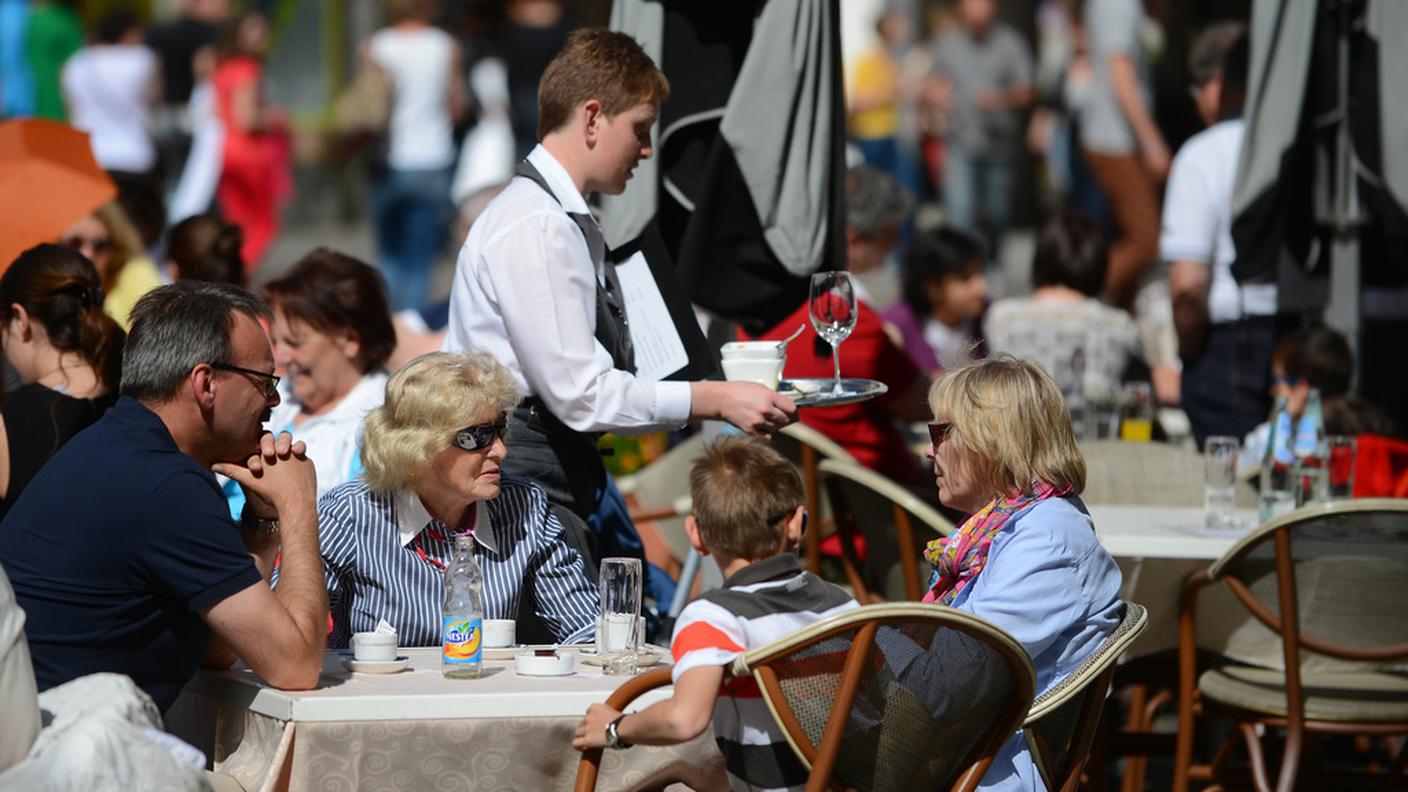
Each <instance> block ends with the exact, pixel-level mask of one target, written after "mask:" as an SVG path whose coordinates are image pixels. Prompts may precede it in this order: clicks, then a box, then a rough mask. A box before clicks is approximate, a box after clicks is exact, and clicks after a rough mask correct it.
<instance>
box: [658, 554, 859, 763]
mask: <svg viewBox="0 0 1408 792" xmlns="http://www.w3.org/2000/svg"><path fill="white" fill-rule="evenodd" d="M855 607H858V606H857V603H856V601H855V600H854V599H852V598H851V595H850V594H847V593H846V592H845V590H844V589H841V588H839V587H837V586H833V585H832V584H830V583H827V582H826V581H824V580H822V579H821V578H819V577H817V576H816V575H813V574H812V573H810V572H805V571H803V570H802V568H801V565H800V564H798V562H797V557H796V556H795V555H792V554H791V553H784V554H782V555H776V556H773V557H772V558H767V559H764V560H762V561H757V562H755V563H752V564H749V565H748V566H746V567H744V568H743V569H740V570H739V571H738V572H735V573H734V574H733V575H731V576H730V577H729V579H728V580H726V581H724V587H723V588H721V589H715V590H714V591H709V592H705V593H704V594H703V595H701V596H700V597H699V599H696V600H694V601H693V602H691V603H689V605H687V606H685V609H684V611H683V612H681V613H680V616H679V619H678V620H677V621H676V623H675V637H674V641H673V642H672V643H671V645H670V651H671V653H672V654H673V655H674V659H675V667H674V671H673V674H672V677H673V679H674V681H676V682H678V681H679V678H680V675H682V674H684V673H685V672H686V671H689V670H690V669H694V668H700V667H704V666H720V665H727V664H729V663H731V662H733V660H734V658H736V657H738V656H740V655H743V654H746V653H747V652H748V650H750V649H756V648H758V647H760V646H764V645H766V644H769V643H771V642H773V641H775V640H777V639H779V638H782V637H784V636H786V635H788V634H790V633H793V632H796V631H797V630H800V629H802V628H803V627H806V626H808V625H811V624H813V623H815V622H817V621H820V620H821V619H825V618H826V617H828V616H834V615H835V614H838V613H843V612H845V611H848V610H850V609H852V608H855ZM714 738H715V740H717V742H718V744H719V751H720V752H721V753H722V754H723V756H724V760H725V762H726V764H727V767H728V775H729V782H730V784H732V786H733V788H734V789H736V790H744V789H746V790H783V789H787V790H793V789H796V790H800V789H802V788H803V787H805V786H806V783H807V770H806V768H805V767H804V766H803V765H802V763H801V761H800V760H798V759H797V757H796V756H795V755H794V754H793V753H792V749H791V748H790V747H788V745H787V738H786V737H785V736H784V735H783V733H782V729H781V728H779V727H778V726H777V724H776V723H775V722H774V721H773V717H772V713H770V712H769V711H768V707H767V704H766V703H765V702H764V701H763V699H762V696H761V694H760V693H759V691H758V687H757V684H756V683H755V682H754V681H753V680H752V679H751V678H742V679H725V680H724V683H723V685H722V686H721V688H720V689H719V698H718V700H717V701H716V702H715V704H714Z"/></svg>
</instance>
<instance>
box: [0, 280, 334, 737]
mask: <svg viewBox="0 0 1408 792" xmlns="http://www.w3.org/2000/svg"><path fill="white" fill-rule="evenodd" d="M267 315H268V309H267V308H266V307H265V306H264V305H263V303H261V302H259V300H258V299H256V298H255V297H254V296H253V295H251V294H249V293H248V292H245V291H242V290H240V289H236V288H234V287H231V286H223V285H217V284H209V283H193V282H184V283H178V284H176V285H173V286H165V287H162V288H160V289H156V290H155V291H152V292H151V293H149V294H148V295H147V296H145V297H143V298H142V300H141V301H140V302H138V303H137V306H136V308H135V309H134V310H133V312H132V317H133V322H132V332H131V333H130V334H129V335H128V337H127V348H126V351H125V354H124V357H123V368H122V386H121V393H122V398H121V399H119V400H118V402H117V404H116V405H115V406H114V407H113V408H112V409H111V410H109V411H108V412H107V414H106V415H104V416H103V417H102V418H101V419H100V420H99V421H98V422H97V423H95V424H94V425H93V426H91V427H89V428H88V429H87V430H85V431H83V432H82V433H80V434H79V435H78V436H76V437H75V438H74V439H73V440H71V441H69V443H68V444H67V445H66V446H64V447H63V448H62V449H60V450H59V452H58V453H57V454H55V455H54V457H53V458H52V459H51V460H50V461H49V463H48V464H47V465H45V467H44V468H43V469H42V470H41V471H40V472H39V474H38V476H36V477H35V479H34V481H33V483H31V484H30V486H29V488H27V489H26V490H25V492H24V494H23V495H22V496H21V497H20V499H19V501H18V502H17V503H16V504H15V506H14V508H12V509H11V510H10V513H9V515H8V516H7V517H6V518H5V521H4V522H3V523H0V564H3V565H4V568H5V571H6V573H7V574H9V576H10V579H11V582H12V583H13V585H14V589H15V594H16V598H17V599H18V601H19V603H20V605H21V606H22V607H23V608H24V610H25V613H26V616H27V624H26V626H25V630H26V633H27V634H28V637H29V642H30V649H31V652H32V655H33V659H34V671H35V677H36V680H37V681H38V683H39V688H40V689H41V690H43V689H46V688H49V687H53V686H55V685H58V684H61V683H63V682H66V681H68V680H70V679H74V678H76V677H79V676H83V675H85V674H91V673H95V672H99V671H110V672H117V673H123V674H127V675H128V676H131V677H132V678H133V680H135V681H136V682H137V684H138V685H139V686H140V687H141V688H142V689H143V690H145V691H146V692H147V693H148V694H150V695H151V696H152V698H153V699H154V700H155V701H156V703H157V705H158V706H160V707H161V708H162V709H163V710H164V709H166V708H167V707H169V706H170V705H171V703H172V702H173V701H174V700H175V699H176V696H177V694H178V693H179V692H180V690H181V687H182V686H183V685H184V684H185V683H186V682H187V681H188V680H189V679H190V677H191V675H192V674H194V673H195V670H196V668H197V666H198V665H199V664H201V663H202V662H204V663H206V664H211V665H215V666H218V667H224V666H228V665H229V664H230V663H232V662H233V661H234V659H235V658H236V657H239V658H240V659H242V660H244V661H245V662H246V663H247V664H248V665H249V666H250V667H251V668H252V669H254V671H255V672H257V673H258V674H259V675H260V676H262V677H263V678H264V679H265V680H266V681H268V682H269V683H270V684H273V685H275V686H278V687H285V688H308V687H312V686H313V685H315V684H317V680H318V672H319V669H320V667H321V665H322V658H323V646H324V642H325V637H326V630H327V621H326V619H327V590H326V588H325V585H324V583H323V569H322V561H321V559H320V557H319V553H318V525H317V513H316V511H315V509H314V493H315V476H314V471H313V463H311V462H309V461H308V460H307V458H306V457H305V456H304V453H303V451H304V449H303V447H302V443H293V442H291V439H290V438H289V436H288V435H287V434H284V435H281V436H280V437H278V438H275V437H273V436H272V435H269V434H266V433H263V432H262V430H261V429H260V427H261V425H262V421H263V419H264V418H265V417H266V416H267V414H268V411H269V410H270V409H272V408H273V407H274V405H276V404H278V403H279V397H278V394H277V392H276V391H275V389H274V385H275V383H276V382H277V381H278V378H277V377H275V376H274V375H273V373H272V372H273V368H274V361H273V353H272V352H271V350H270V348H269V341H268V339H267V337H266V336H265V335H264V331H263V329H262V328H261V327H260V324H259V320H260V319H261V318H262V317H266V316H267ZM212 470H213V471H214V472H216V473H221V474H224V475H227V476H229V477H231V478H233V479H234V480H236V481H238V482H239V483H240V484H241V485H242V486H243V487H244V488H245V491H246V493H247V494H248V496H249V502H248V505H247V506H246V507H245V514H244V519H242V520H241V524H240V525H239V526H238V527H236V525H235V523H233V522H232V521H231V520H230V517H229V513H228V511H226V506H225V500H224V498H223V497H222V496H221V494H220V489H219V487H218V486H217V485H216V482H215V477H214V476H213V475H211V471H212ZM276 552H281V553H282V561H281V567H282V571H281V574H280V581H279V587H278V590H277V592H275V591H272V590H270V588H269V586H268V585H267V583H266V582H265V581H266V580H267V578H268V574H269V571H270V569H271V567H272V565H273V558H274V554H275V553H276ZM251 556H253V558H251Z"/></svg>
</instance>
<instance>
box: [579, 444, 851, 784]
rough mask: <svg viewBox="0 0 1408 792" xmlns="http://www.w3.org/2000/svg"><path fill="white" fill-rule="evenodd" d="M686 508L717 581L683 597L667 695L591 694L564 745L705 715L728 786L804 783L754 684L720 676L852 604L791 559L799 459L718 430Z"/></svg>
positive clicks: (621, 736)
mask: <svg viewBox="0 0 1408 792" xmlns="http://www.w3.org/2000/svg"><path fill="white" fill-rule="evenodd" d="M689 489H690V495H691V496H693V498H694V513H693V515H692V516H690V517H688V518H686V520H685V531H686V532H687V533H688V535H689V542H690V544H691V545H693V546H694V549H696V550H698V551H699V552H700V553H701V554H703V555H712V556H714V560H715V561H716V562H717V563H718V565H719V569H720V570H721V571H722V572H723V575H724V587H723V588H721V589H716V590H714V591H709V592H705V593H704V594H703V595H701V596H700V597H699V599H696V600H694V601H693V602H691V603H689V605H687V606H686V607H685V609H684V611H683V612H682V613H680V616H679V620H678V621H677V622H676V625H675V637H674V641H673V642H672V644H671V653H672V654H673V655H674V661H675V667H674V671H673V674H672V677H673V680H674V684H675V687H674V695H673V696H672V697H671V698H670V699H668V700H666V701H661V702H658V703H656V704H653V705H651V706H650V707H647V708H646V709H644V710H642V711H640V712H633V713H629V714H623V713H621V712H619V711H617V710H614V709H612V708H610V707H608V706H606V705H604V704H593V705H592V706H591V708H590V709H588V710H587V715H586V717H585V718H583V719H582V723H581V724H580V725H579V726H578V727H577V733H576V737H575V738H574V739H573V741H572V744H573V745H574V746H575V747H576V748H578V749H579V750H585V749H587V748H601V747H606V748H627V747H630V746H631V745H632V744H635V743H641V744H643V745H673V744H675V743H680V742H685V741H687V740H692V739H694V738H695V737H698V736H699V735H700V734H703V733H704V730H705V729H706V728H708V726H709V724H710V722H711V721H712V723H713V726H714V738H715V740H716V741H717V742H718V745H719V750H720V752H721V753H722V754H723V756H724V760H725V763H726V766H727V768H728V773H729V781H730V783H731V784H732V785H733V787H734V788H735V789H739V788H743V789H753V788H763V789H802V788H803V787H804V786H805V784H806V781H807V771H806V768H805V767H803V765H802V764H801V762H800V761H798V760H797V758H796V757H795V756H794V755H793V754H792V751H791V749H790V748H788V746H787V744H786V738H785V737H784V736H783V733H782V731H781V729H779V728H778V727H777V725H776V723H775V722H774V721H773V718H772V715H771V713H769V712H768V709H767V705H766V704H765V703H764V702H763V700H762V698H761V697H759V694H758V691H757V688H756V687H755V686H754V685H753V684H752V682H751V681H750V680H748V679H737V680H728V679H725V677H724V671H725V669H726V668H727V666H728V664H729V663H731V662H733V660H734V658H736V657H738V656H740V655H742V654H745V653H746V652H748V651H749V650H750V649H755V648H757V647H759V646H763V645H765V644H768V643H771V642H772V641H775V640H777V639H778V638H782V637H783V636H785V635H788V634H789V633H792V632H795V631H797V630H800V629H802V628H803V627H806V626H808V625H810V624H813V623H815V622H816V621H819V620H821V619H824V618H827V617H828V616H832V615H835V614H837V613H842V612H844V611H848V610H850V609H852V608H855V607H857V603H856V601H855V600H854V599H852V598H851V596H850V595H849V594H847V593H846V592H845V591H844V590H842V589H840V588H838V587H837V586H833V585H832V584H830V583H827V582H826V581H824V580H822V579H821V578H819V577H817V576H816V575H813V574H812V573H810V572H806V571H804V570H803V569H802V568H801V566H800V565H799V563H798V561H797V554H796V549H797V545H798V543H799V542H800V541H801V539H802V532H803V531H804V530H805V529H806V523H807V513H806V511H805V510H804V509H803V507H802V502H803V495H802V479H801V476H799V475H798V473H797V469H796V467H794V466H793V465H792V463H791V462H788V461H787V459H786V458H784V457H783V456H782V455H781V454H779V453H778V452H777V451H776V450H775V449H773V448H772V447H771V446H769V445H767V444H766V443H763V442H762V441H758V440H748V439H743V438H725V439H722V440H719V441H717V442H715V443H714V444H713V445H711V446H709V447H708V448H707V449H706V450H705V452H704V455H703V457H701V458H700V460H699V461H698V462H696V463H695V465H694V468H693V470H691V471H690V475H689Z"/></svg>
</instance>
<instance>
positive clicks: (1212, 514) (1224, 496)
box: [1203, 435, 1240, 531]
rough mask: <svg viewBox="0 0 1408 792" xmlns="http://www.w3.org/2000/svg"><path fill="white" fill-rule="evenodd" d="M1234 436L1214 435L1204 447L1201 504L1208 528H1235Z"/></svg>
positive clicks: (1235, 462)
mask: <svg viewBox="0 0 1408 792" xmlns="http://www.w3.org/2000/svg"><path fill="white" fill-rule="evenodd" d="M1239 451H1240V444H1239V443H1238V442H1237V438H1235V437H1227V436H1225V435H1213V436H1212V437H1209V438H1208V439H1207V443H1206V444H1204V446H1203V506H1204V508H1205V510H1206V512H1207V514H1206V521H1207V523H1206V524H1207V527H1208V530H1212V531H1226V530H1230V529H1232V528H1236V527H1237V518H1236V516H1235V515H1234V514H1233V511H1234V510H1235V509H1236V507H1237V454H1238V452H1239Z"/></svg>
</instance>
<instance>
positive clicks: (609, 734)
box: [606, 713, 631, 749]
mask: <svg viewBox="0 0 1408 792" xmlns="http://www.w3.org/2000/svg"><path fill="white" fill-rule="evenodd" d="M625 717H626V715H625V713H622V714H620V715H618V716H616V720H614V721H611V722H610V723H608V724H606V747H607V748H618V749H619V748H630V747H631V744H630V743H628V742H626V741H625V740H623V739H621V735H619V734H617V733H616V724H618V723H620V722H621V720H622V719H623V718H625Z"/></svg>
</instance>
